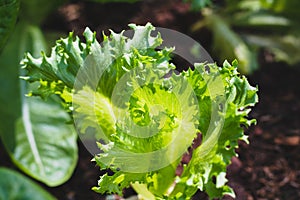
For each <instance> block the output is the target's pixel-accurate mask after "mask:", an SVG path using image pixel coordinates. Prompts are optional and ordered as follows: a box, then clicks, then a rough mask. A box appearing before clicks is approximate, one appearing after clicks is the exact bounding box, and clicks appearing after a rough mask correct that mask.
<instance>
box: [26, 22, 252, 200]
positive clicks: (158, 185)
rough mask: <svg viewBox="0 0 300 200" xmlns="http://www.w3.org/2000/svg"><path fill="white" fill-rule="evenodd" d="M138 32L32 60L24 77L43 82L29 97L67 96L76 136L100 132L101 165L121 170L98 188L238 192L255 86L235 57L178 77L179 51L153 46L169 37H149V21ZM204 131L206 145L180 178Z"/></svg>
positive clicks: (70, 43) (153, 193)
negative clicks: (231, 174)
mask: <svg viewBox="0 0 300 200" xmlns="http://www.w3.org/2000/svg"><path fill="white" fill-rule="evenodd" d="M130 28H131V29H133V31H134V35H133V37H132V38H128V37H126V36H124V32H121V33H119V34H117V33H114V32H112V31H111V35H110V36H105V35H104V41H103V42H102V43H101V44H99V43H98V42H97V40H96V34H95V33H92V32H91V31H90V30H89V29H86V31H85V32H84V37H85V40H86V42H85V43H83V42H80V40H79V38H78V37H76V38H75V40H74V37H73V34H72V33H71V34H70V35H69V37H68V38H66V39H61V40H59V41H57V43H56V46H55V47H54V48H53V49H52V53H51V55H50V57H47V56H46V55H45V54H42V57H41V58H37V59H36V58H33V57H32V56H31V55H30V54H26V56H25V58H24V59H23V61H22V65H23V68H25V69H27V70H28V73H27V76H25V77H23V78H24V79H26V80H28V81H29V82H39V83H40V84H39V86H38V87H36V88H35V89H33V90H32V92H31V94H32V95H39V96H42V97H44V98H46V97H47V96H49V95H51V94H53V93H54V94H57V95H59V96H60V97H61V99H62V100H63V103H64V104H65V105H66V106H67V108H69V109H70V110H72V111H73V117H74V120H75V124H76V127H77V128H78V130H79V131H80V132H82V133H85V132H86V131H87V130H91V129H92V130H93V131H94V133H95V137H96V139H97V140H99V139H101V140H100V141H99V143H98V147H99V148H100V149H101V150H102V151H101V152H100V153H99V154H98V155H96V156H95V157H94V161H95V162H96V163H97V164H98V165H99V166H100V167H101V169H108V168H110V169H111V170H112V171H113V172H114V174H113V175H110V174H108V173H107V174H105V175H103V176H101V177H100V180H99V182H98V185H99V187H94V188H93V190H95V191H97V192H100V193H118V194H121V193H122V189H124V188H126V187H129V186H133V187H134V188H135V189H136V191H137V192H139V193H140V195H141V196H144V198H147V199H189V198H191V197H192V196H193V195H194V194H195V192H196V191H197V190H198V189H200V190H202V191H206V192H207V193H208V195H209V196H210V197H211V198H215V197H221V196H223V195H224V194H231V195H233V191H232V190H231V189H230V188H229V187H228V186H227V185H226V182H227V180H226V166H227V165H229V164H230V160H231V158H232V157H233V156H236V153H235V149H236V148H237V147H238V140H245V141H247V138H246V136H245V135H244V134H243V128H242V126H246V127H247V126H249V125H251V124H253V123H255V120H248V119H247V115H248V113H249V112H250V108H249V107H251V106H254V104H255V103H256V102H257V94H256V92H257V88H255V87H252V86H250V85H249V83H248V81H247V79H246V78H245V77H244V76H240V75H239V73H238V72H237V62H236V61H234V62H233V63H232V65H231V64H229V63H228V62H227V61H226V62H224V64H223V67H218V66H217V65H216V64H206V63H196V64H195V65H194V66H195V70H191V69H189V70H187V71H183V72H182V73H179V74H177V73H175V72H174V71H173V70H174V69H175V65H174V64H172V63H171V53H172V51H173V49H172V48H164V49H162V50H156V49H155V48H156V47H158V46H159V45H161V43H162V38H161V37H160V35H159V34H157V35H156V36H151V35H150V33H151V32H152V31H153V30H154V27H153V26H152V25H151V24H147V25H145V26H136V25H133V24H132V25H130ZM149 127H150V128H149ZM199 132H201V134H202V138H203V141H202V144H201V145H200V146H199V147H197V148H195V149H194V150H193V153H192V159H191V160H190V162H189V163H188V164H186V165H184V170H183V173H182V174H181V175H179V176H176V173H175V172H176V168H177V166H178V165H179V163H180V160H181V156H182V155H183V153H185V152H186V151H187V150H188V148H189V147H190V146H192V144H193V140H194V138H196V137H197V135H198V134H199ZM95 141H96V140H95ZM120 150H121V151H120ZM152 152H154V153H153V154H151V153H152ZM155 152H159V153H157V154H156V153H155ZM178 155H179V156H178ZM157 166H159V167H157ZM149 195H150V197H149Z"/></svg>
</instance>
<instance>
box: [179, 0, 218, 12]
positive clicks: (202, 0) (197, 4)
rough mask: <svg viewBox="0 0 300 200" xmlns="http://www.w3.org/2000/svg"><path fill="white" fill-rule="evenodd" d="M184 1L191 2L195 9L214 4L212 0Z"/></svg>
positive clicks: (185, 0) (192, 7)
mask: <svg viewBox="0 0 300 200" xmlns="http://www.w3.org/2000/svg"><path fill="white" fill-rule="evenodd" d="M183 2H186V3H190V4H191V9H193V10H198V9H202V8H205V7H206V6H209V5H211V4H212V2H211V0H183Z"/></svg>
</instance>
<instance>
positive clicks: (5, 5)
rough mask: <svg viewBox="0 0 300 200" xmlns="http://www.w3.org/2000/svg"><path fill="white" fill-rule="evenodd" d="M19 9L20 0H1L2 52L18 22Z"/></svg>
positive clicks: (0, 40) (0, 42)
mask: <svg viewBox="0 0 300 200" xmlns="http://www.w3.org/2000/svg"><path fill="white" fill-rule="evenodd" d="M18 11H19V1H18V0H0V19H1V21H0V52H1V50H2V48H3V46H4V44H5V42H6V40H7V39H8V37H9V34H10V33H11V31H12V29H13V27H14V25H15V23H16V20H17V16H18Z"/></svg>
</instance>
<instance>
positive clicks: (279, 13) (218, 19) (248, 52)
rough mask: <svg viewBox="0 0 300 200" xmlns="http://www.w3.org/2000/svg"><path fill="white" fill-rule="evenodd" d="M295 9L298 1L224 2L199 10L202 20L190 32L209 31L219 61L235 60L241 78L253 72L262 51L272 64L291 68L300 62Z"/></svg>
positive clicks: (299, 27)
mask: <svg viewBox="0 0 300 200" xmlns="http://www.w3.org/2000/svg"><path fill="white" fill-rule="evenodd" d="M299 7H300V1H299V0H242V1H240V0H226V1H225V4H224V5H218V4H214V5H212V6H211V8H204V9H202V10H201V12H202V14H203V16H204V17H203V19H201V20H199V21H198V22H197V23H195V24H194V26H193V28H192V29H193V30H194V31H197V30H199V29H201V28H203V27H207V28H208V29H210V30H211V31H212V34H213V51H214V52H215V55H218V59H219V61H222V60H224V59H225V58H226V59H235V58H237V59H238V61H239V63H240V71H242V72H243V73H245V74H249V73H252V72H253V71H254V70H255V69H257V67H258V59H257V55H258V52H259V50H260V49H262V48H264V49H267V50H268V51H269V52H271V53H272V54H273V55H274V59H275V61H284V62H286V63H288V64H290V65H295V64H297V63H299V62H300V38H299V36H300V22H299V19H300V12H299V11H298V8H299Z"/></svg>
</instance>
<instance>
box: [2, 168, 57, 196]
mask: <svg viewBox="0 0 300 200" xmlns="http://www.w3.org/2000/svg"><path fill="white" fill-rule="evenodd" d="M0 177H1V179H0V199H1V200H54V199H55V198H54V197H53V196H51V195H50V194H49V193H47V192H46V191H45V190H43V188H41V187H40V186H38V185H37V184H35V183H34V182H33V181H31V180H30V179H28V178H26V177H24V176H23V175H21V174H19V173H17V172H15V171H12V170H10V169H6V168H0Z"/></svg>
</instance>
